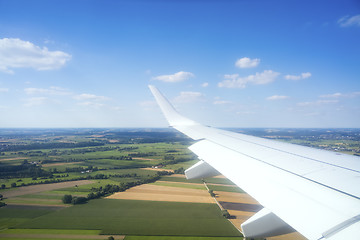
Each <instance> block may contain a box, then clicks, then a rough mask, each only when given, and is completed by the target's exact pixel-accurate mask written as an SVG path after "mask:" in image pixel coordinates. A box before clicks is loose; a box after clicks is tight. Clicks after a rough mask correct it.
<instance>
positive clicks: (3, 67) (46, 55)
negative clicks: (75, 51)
mask: <svg viewBox="0 0 360 240" xmlns="http://www.w3.org/2000/svg"><path fill="white" fill-rule="evenodd" d="M70 59H71V55H70V54H68V53H65V52H62V51H49V50H48V49H47V48H46V47H43V48H41V47H39V46H36V45H34V44H33V43H31V42H28V41H23V40H21V39H18V38H3V39H0V71H2V72H6V73H14V71H13V70H12V69H14V68H33V69H36V70H52V69H58V68H61V67H62V66H64V65H65V63H66V62H67V61H69V60H70Z"/></svg>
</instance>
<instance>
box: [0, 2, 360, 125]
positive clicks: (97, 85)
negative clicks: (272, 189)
mask: <svg viewBox="0 0 360 240" xmlns="http://www.w3.org/2000/svg"><path fill="white" fill-rule="evenodd" d="M359 43H360V2H358V1H356V0H344V1H329V0H327V1H306V0H305V1H304V0H302V1H297V0H294V1H283V0H273V1H271V0H270V1H268V0H266V1H265V0H259V1H250V0H239V1H235V0H229V1H214V0H212V1H204V0H203V1H201V0H195V1H180V0H176V1H165V0H155V1H151V0H148V1H137V0H133V1H130V0H129V1H90V0H89V1H63V0H62V1H56V0H53V1H34V0H23V1H19V0H0V127H166V126H167V123H166V121H165V120H164V118H163V116H162V115H161V113H160V110H159V109H158V107H157V106H156V104H155V102H154V100H153V98H152V96H151V94H150V91H149V90H148V88H147V85H149V84H152V85H155V86H157V87H158V88H159V89H160V90H161V91H162V92H163V93H164V94H165V95H166V96H167V97H168V98H169V100H170V101H171V102H172V103H173V104H174V105H175V106H176V107H177V109H178V110H179V111H180V112H181V113H183V114H184V115H185V116H187V117H189V118H192V119H194V120H196V121H198V122H201V123H204V124H208V125H212V126H217V127H360V104H359V103H360V57H359V56H360V44H359Z"/></svg>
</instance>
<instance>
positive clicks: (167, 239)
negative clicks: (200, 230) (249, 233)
mask: <svg viewBox="0 0 360 240" xmlns="http://www.w3.org/2000/svg"><path fill="white" fill-rule="evenodd" d="M241 239H243V238H242V237H184V236H181V237H178V236H126V237H125V240H241Z"/></svg>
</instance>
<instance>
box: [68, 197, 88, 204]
mask: <svg viewBox="0 0 360 240" xmlns="http://www.w3.org/2000/svg"><path fill="white" fill-rule="evenodd" d="M86 202H87V198H86V197H73V199H72V201H71V203H72V204H74V205H76V204H83V203H86Z"/></svg>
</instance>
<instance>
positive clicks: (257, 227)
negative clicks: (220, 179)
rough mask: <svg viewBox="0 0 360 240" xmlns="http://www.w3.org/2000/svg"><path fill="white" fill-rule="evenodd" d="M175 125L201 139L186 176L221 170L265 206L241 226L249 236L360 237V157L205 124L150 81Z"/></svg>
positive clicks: (154, 93) (152, 90)
mask: <svg viewBox="0 0 360 240" xmlns="http://www.w3.org/2000/svg"><path fill="white" fill-rule="evenodd" d="M149 88H150V90H151V92H152V94H153V95H154V97H155V99H156V101H157V103H158V104H159V106H160V108H161V110H162V112H163V113H164V115H165V117H166V119H167V120H168V122H169V124H170V126H171V127H173V128H175V129H177V130H178V131H180V132H182V133H184V134H185V135H187V136H189V137H190V138H192V139H194V140H197V142H196V143H195V144H193V145H192V146H190V147H189V149H190V150H191V151H193V152H194V153H195V154H196V155H197V156H198V157H199V159H200V161H199V162H198V163H197V164H195V165H194V166H192V167H190V168H189V169H187V170H186V171H185V174H186V177H187V178H202V177H206V176H210V175H213V174H216V173H217V172H220V173H221V174H223V175H224V176H226V177H227V178H228V179H230V180H231V181H232V182H234V183H235V184H236V185H237V186H239V187H240V188H242V189H243V190H244V191H246V192H247V193H248V194H250V195H251V196H252V197H253V198H255V199H256V200H257V201H258V202H259V203H260V204H261V205H262V206H264V208H263V209H262V210H260V211H259V212H258V213H256V214H255V215H254V216H252V217H251V218H250V219H248V220H247V221H246V222H245V223H243V224H242V225H241V227H242V231H243V234H244V235H245V236H246V237H269V236H275V235H279V234H283V233H287V232H289V230H290V229H292V228H293V229H295V230H297V231H298V232H300V233H301V234H302V235H303V236H305V237H306V238H308V239H318V240H320V239H322V240H335V239H339V240H340V239H342V240H343V239H360V158H359V157H356V156H351V155H346V154H341V153H337V152H330V151H325V150H319V149H314V148H310V147H304V146H299V145H295V144H289V143H284V142H278V141H274V140H269V139H263V138H258V137H254V136H249V135H245V134H239V133H234V132H229V131H225V130H221V129H216V128H212V127H208V126H204V125H201V124H199V123H197V122H195V121H192V120H190V119H188V118H185V117H183V116H181V115H180V114H179V113H178V112H177V111H176V110H175V109H174V107H173V106H172V105H171V104H170V103H169V101H168V100H167V99H166V98H165V97H164V96H163V95H162V94H161V93H160V92H159V90H158V89H157V88H156V87H154V86H149Z"/></svg>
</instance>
